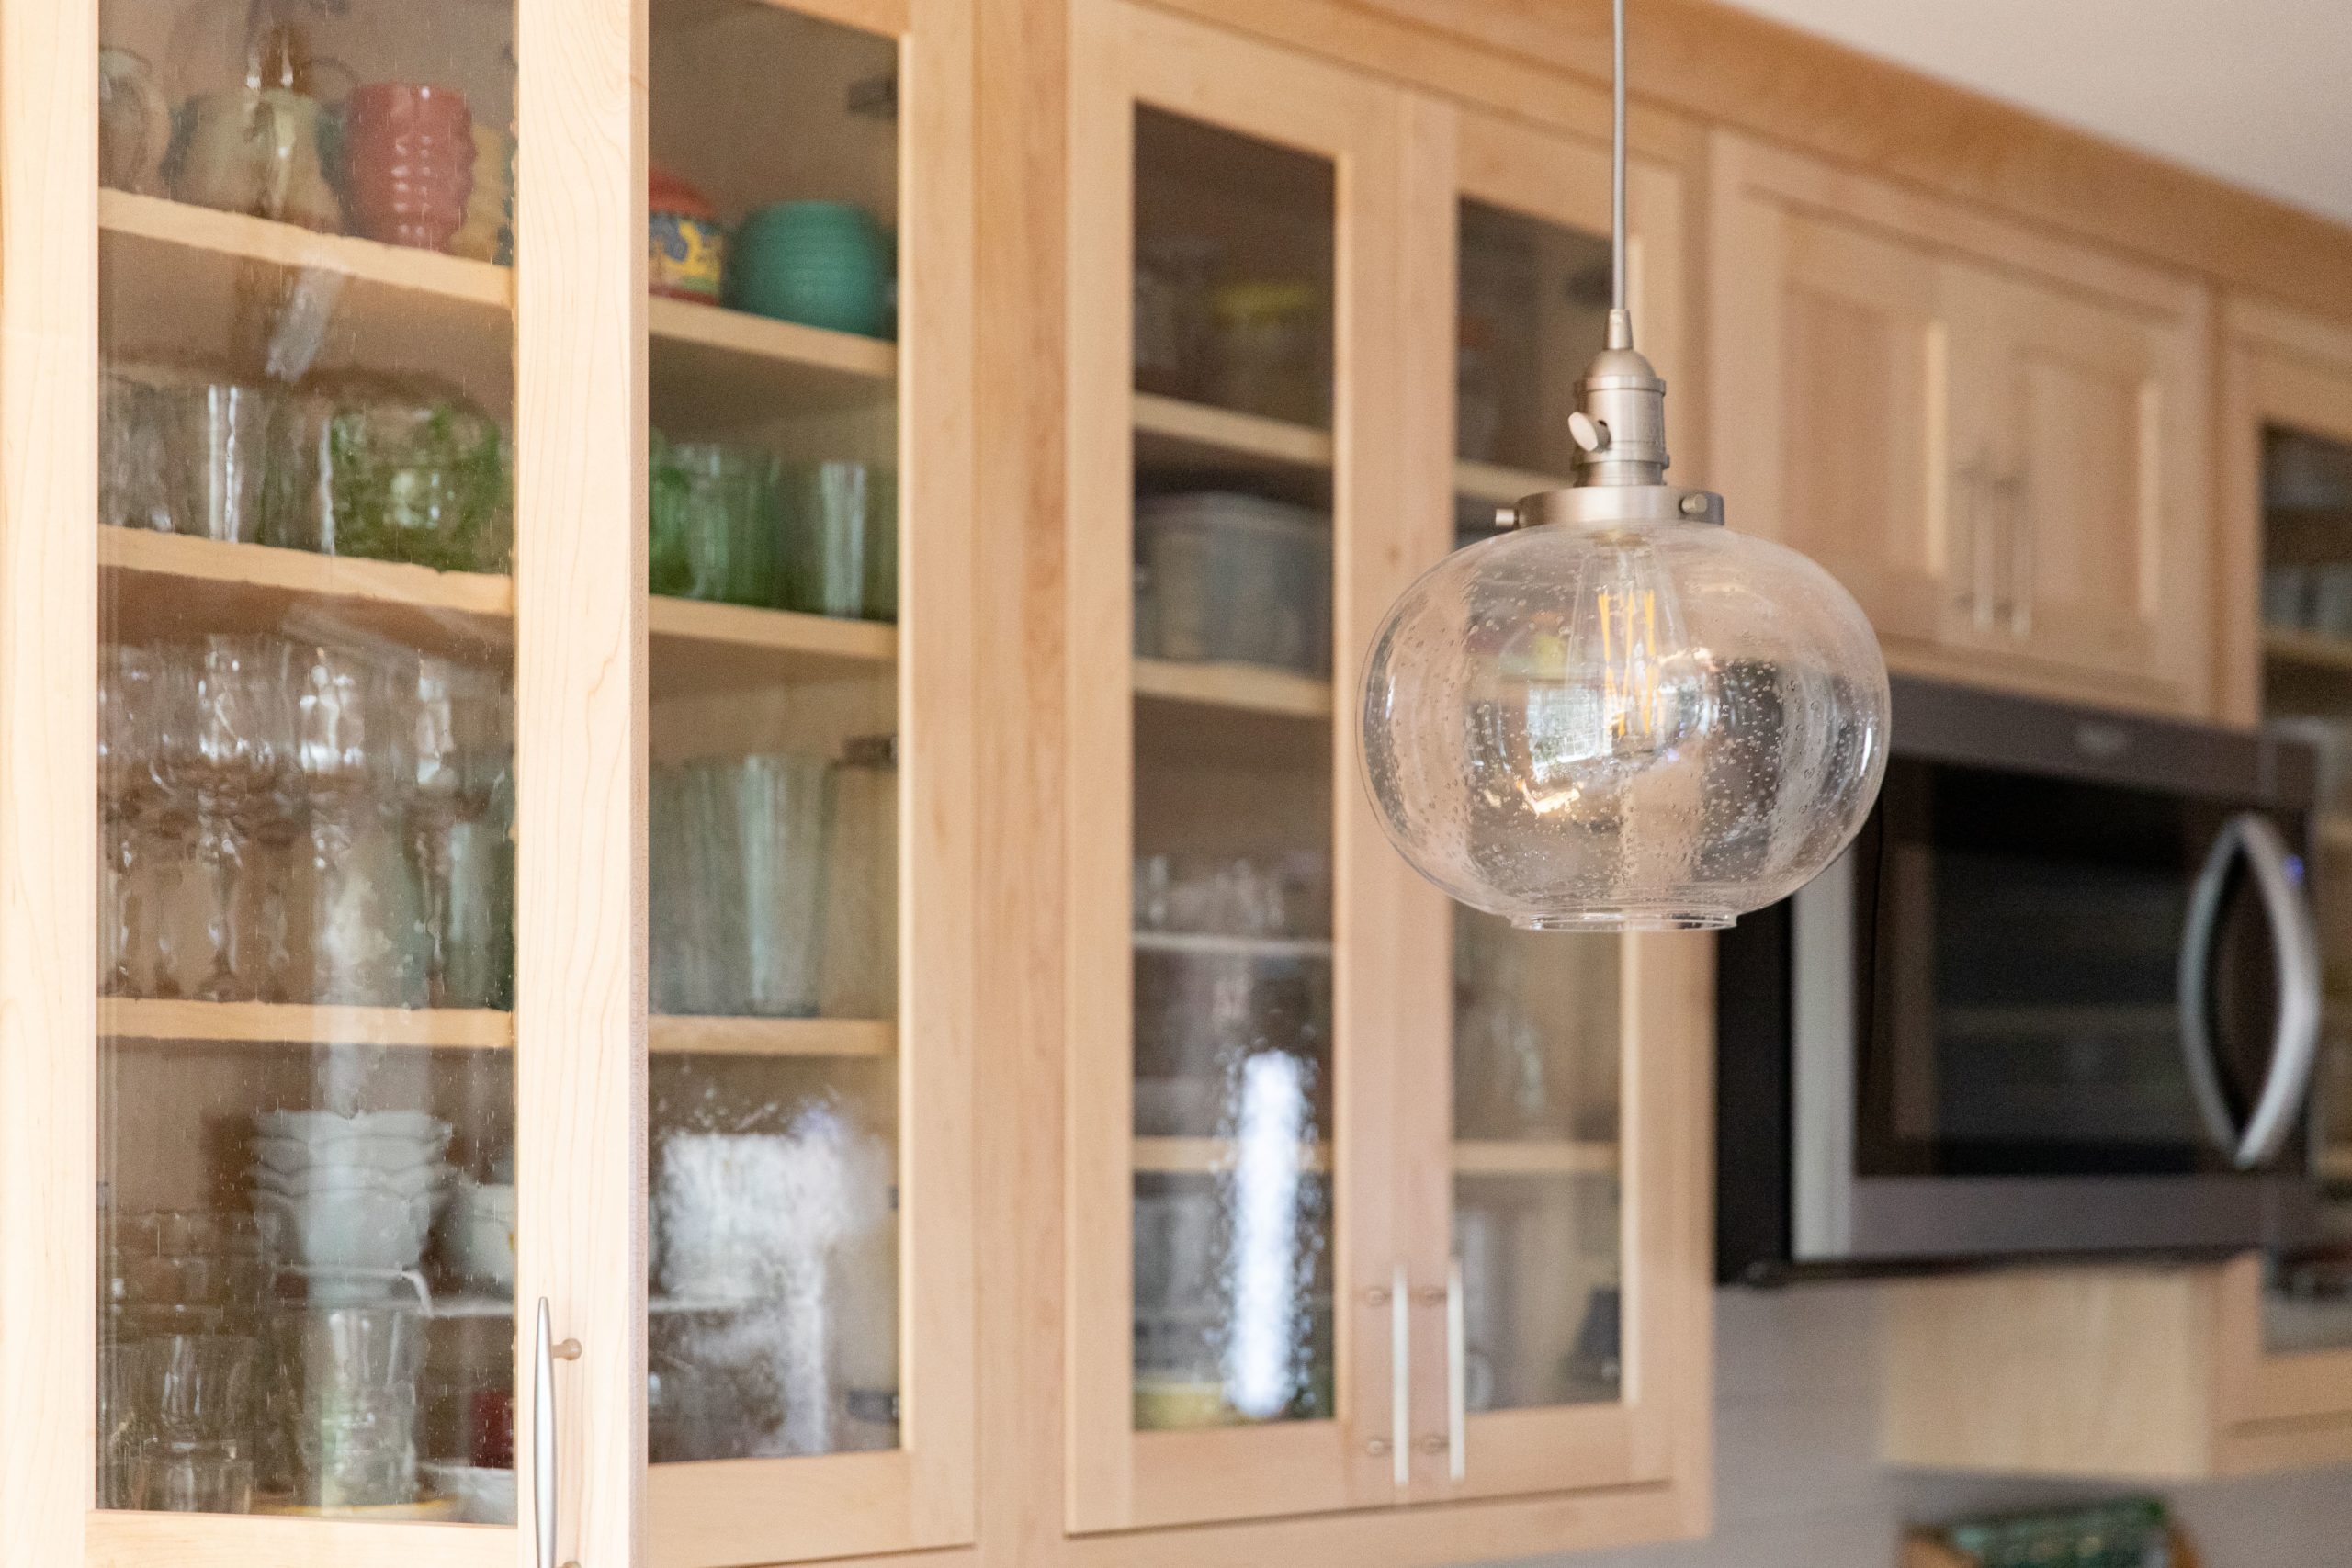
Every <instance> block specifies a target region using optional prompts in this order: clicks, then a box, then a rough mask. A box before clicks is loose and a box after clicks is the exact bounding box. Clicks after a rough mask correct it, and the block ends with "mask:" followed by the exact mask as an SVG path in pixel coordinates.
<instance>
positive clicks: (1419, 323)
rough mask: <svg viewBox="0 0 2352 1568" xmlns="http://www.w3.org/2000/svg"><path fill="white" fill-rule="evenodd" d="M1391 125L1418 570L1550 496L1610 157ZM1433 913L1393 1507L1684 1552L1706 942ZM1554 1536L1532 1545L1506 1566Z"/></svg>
mask: <svg viewBox="0 0 2352 1568" xmlns="http://www.w3.org/2000/svg"><path fill="white" fill-rule="evenodd" d="M1411 124H1412V135H1411V143H1410V158H1411V165H1410V166H1411V169H1412V171H1413V174H1412V178H1411V179H1410V180H1409V182H1408V189H1409V191H1410V193H1411V195H1410V200H1411V202H1412V204H1413V205H1412V206H1411V207H1410V208H1409V209H1408V221H1407V224H1406V228H1407V231H1408V233H1409V234H1411V235H1412V236H1414V243H1413V244H1412V246H1411V248H1410V249H1408V252H1407V253H1406V254H1407V257H1408V289H1407V293H1408V297H1410V298H1413V299H1429V300H1432V301H1433V302H1435V303H1437V304H1438V305H1439V307H1440V308H1437V309H1428V310H1421V311H1419V312H1417V313H1416V314H1415V315H1414V316H1413V317H1412V318H1410V321H1409V323H1408V325H1409V330H1410V332H1411V333H1412V344H1411V345H1410V348H1409V350H1408V365H1410V366H1414V367H1429V372H1425V373H1423V374H1420V375H1417V376H1412V377H1409V378H1408V382H1409V384H1410V385H1413V386H1415V387H1418V388H1421V389H1424V391H1425V392H1426V391H1430V390H1435V391H1438V392H1440V393H1442V389H1445V388H1447V387H1451V388H1453V393H1454V396H1453V407H1452V411H1451V412H1452V417H1451V419H1449V418H1447V417H1446V410H1445V409H1444V407H1443V406H1442V399H1441V400H1438V406H1435V407H1430V408H1429V409H1428V412H1425V413H1423V414H1422V415H1420V416H1419V417H1417V418H1416V419H1415V421H1414V422H1413V425H1412V428H1411V429H1410V430H1409V431H1408V451H1409V452H1410V453H1411V454H1412V455H1413V460H1412V465H1411V468H1412V472H1413V474H1414V476H1415V478H1414V481H1413V485H1412V489H1411V490H1410V491H1409V492H1408V493H1409V496H1410V499H1411V502H1412V505H1413V515H1412V524H1413V526H1414V528H1415V543H1416V546H1417V548H1418V549H1419V550H1420V551H1424V552H1427V553H1428V555H1429V556H1430V558H1433V557H1434V555H1435V554H1436V553H1438V552H1442V551H1443V550H1445V549H1448V548H1454V547H1470V546H1474V545H1476V543H1477V542H1479V541H1480V540H1483V539H1485V538H1487V537H1489V536H1491V530H1492V522H1491V511H1490V510H1489V503H1491V502H1510V501H1515V500H1517V499H1519V497H1520V496H1521V495H1522V494H1524V493H1527V492H1528V491H1534V490H1542V489H1549V488H1554V487H1555V486H1557V485H1559V484H1564V483H1566V479H1557V478H1546V477H1545V476H1546V475H1562V474H1566V472H1567V471H1568V469H1569V467H1570V461H1571V459H1570V453H1569V447H1568V435H1567V431H1566V414H1567V412H1568V411H1569V410H1571V409H1572V408H1573V407H1574V396H1575V384H1576V382H1577V379H1578V378H1580V377H1581V376H1582V374H1583V372H1584V368H1585V367H1586V365H1587V364H1589V361H1590V360H1591V357H1592V356H1593V355H1595V354H1596V353H1598V352H1599V351H1600V348H1601V347H1602V344H1603V333H1604V331H1605V322H1606V311H1607V307H1608V299H1609V297H1608V289H1607V283H1608V264H1609V237H1608V236H1609V159H1608V148H1607V145H1606V143H1605V142H1601V141H1585V140H1582V139H1580V138H1578V137H1576V136H1573V135H1569V134H1566V133H1562V132H1558V131H1554V130H1545V129H1538V128H1536V127H1533V126H1531V125H1528V124H1526V123H1524V122H1521V121H1517V120H1511V119H1506V118H1502V117H1499V116H1495V115H1489V114H1484V113H1480V112H1477V111H1476V110H1472V109H1469V108H1462V107H1453V106H1451V105H1446V104H1442V103H1436V102H1430V101H1418V102H1416V103H1415V104H1414V106H1413V118H1412V122H1411ZM1629 183H1630V187H1631V188H1630V191H1629V206H1630V214H1629V228H1630V232H1629V236H1628V238H1629V244H1628V259H1629V262H1630V263H1631V267H1632V276H1631V277H1630V278H1629V293H1630V294H1631V295H1632V297H1633V299H1634V309H1635V334H1636V340H1637V342H1638V344H1639V346H1640V347H1641V348H1642V349H1643V351H1644V352H1645V354H1647V355H1650V356H1651V359H1652V361H1653V362H1654V363H1655V364H1656V365H1657V367H1658V368H1659V370H1660V371H1661V373H1662V374H1663V375H1664V376H1665V377H1666V378H1667V380H1668V385H1669V389H1670V390H1669V393H1668V402H1669V406H1670V407H1671V406H1674V405H1675V404H1676V402H1677V399H1676V396H1675V393H1674V392H1673V391H1672V390H1671V389H1672V388H1674V387H1675V386H1676V385H1678V383H1677V378H1678V376H1679V374H1680V373H1681V371H1682V368H1683V367H1684V366H1685V365H1687V364H1688V363H1689V362H1690V360H1689V356H1688V353H1687V349H1688V344H1686V342H1685V340H1684V335H1683V331H1682V327H1683V321H1684V311H1683V310H1682V308H1681V307H1682V300H1683V290H1684V286H1685V282H1684V280H1685V277H1686V272H1685V268H1684V257H1685V249H1684V245H1683V232H1684V231H1683V203H1684V190H1685V186H1684V180H1683V177H1682V175H1681V173H1680V171H1679V168H1677V167H1676V166H1675V165H1674V164H1671V163H1669V162H1668V161H1666V160H1665V159H1664V158H1663V157H1655V156H1652V155H1650V154H1649V152H1648V151H1647V150H1646V149H1643V150H1639V151H1637V152H1635V154H1634V158H1633V160H1632V167H1631V177H1630V182H1629ZM1449 242H1450V243H1449ZM1447 302H1450V303H1451V304H1452V305H1453V309H1450V310H1449V309H1444V308H1442V307H1443V304H1444V303H1447ZM1432 372H1433V373H1432ZM1680 384H1681V385H1685V386H1687V385H1688V383H1680ZM1693 390H1694V391H1695V389H1693ZM1698 401H1699V400H1698V399H1697V398H1696V397H1688V398H1687V400H1685V401H1684V402H1683V404H1682V406H1684V407H1685V409H1686V411H1687V417H1684V418H1681V419H1679V420H1674V421H1670V422H1669V430H1670V431H1673V432H1677V433H1679V434H1677V435H1676V441H1675V444H1676V447H1677V468H1678V471H1680V470H1682V469H1683V468H1686V467H1689V468H1703V466H1704V465H1703V463H1702V462H1700V461H1699V459H1700V458H1701V457H1702V456H1703V453H1702V450H1701V448H1700V445H1699V443H1698V442H1697V440H1696V439H1695V437H1696V434H1697V433H1698V432H1699V430H1700V428H1701V420H1700V417H1699V416H1700V414H1701V413H1702V412H1703V411H1702V409H1700V408H1698V407H1696V406H1695V405H1696V404H1697V403H1698ZM1449 431H1450V433H1451V439H1450V441H1449V440H1448V439H1447V436H1448V434H1449ZM1449 519H1451V520H1452V522H1453V526H1452V527H1445V526H1443V525H1444V524H1445V522H1446V521H1447V520H1449ZM1416 895H1417V897H1419V899H1421V900H1423V901H1428V900H1430V897H1431V895H1430V894H1429V893H1428V892H1427V891H1426V890H1418V889H1417V890H1416ZM1445 919H1446V921H1447V925H1448V927H1449V928H1450V931H1451V936H1452V941H1451V942H1450V944H1446V946H1445V947H1442V948H1441V949H1440V953H1446V950H1447V949H1448V948H1450V953H1448V954H1447V955H1448V956H1450V961H1451V964H1450V973H1449V974H1448V975H1446V976H1444V978H1446V979H1447V980H1449V981H1450V982H1451V984H1450V986H1448V987H1446V988H1445V989H1444V990H1437V989H1435V988H1434V987H1428V988H1425V987H1416V989H1415V992H1414V995H1415V997H1416V998H1421V999H1423V1000H1424V1001H1425V1002H1434V1003H1437V1004H1439V1007H1440V1008H1441V1010H1440V1011H1439V1012H1438V1014H1437V1016H1434V1017H1426V1016H1424V1017H1415V1018H1411V1019H1408V1020H1406V1021H1405V1023H1406V1025H1407V1031H1406V1032H1407V1037H1408V1039H1410V1040H1411V1041H1413V1042H1414V1043H1415V1044H1414V1046H1413V1048H1411V1049H1409V1050H1407V1051H1404V1052H1400V1054H1399V1055H1398V1058H1397V1073H1398V1078H1399V1088H1398V1090H1397V1095H1396V1103H1397V1134H1396V1137H1397V1158H1396V1161H1395V1167H1396V1172H1397V1179H1398V1181H1399V1193H1398V1211H1397V1212H1398V1215H1399V1220H1400V1223H1399V1226H1398V1235H1397V1242H1398V1247H1399V1249H1400V1255H1401V1256H1402V1258H1404V1260H1405V1280H1406V1283H1407V1289H1408V1296H1409V1303H1408V1308H1407V1314H1406V1315H1407V1339H1408V1346H1409V1348H1410V1352H1411V1365H1412V1377H1411V1385H1410V1395H1409V1399H1408V1402H1407V1409H1406V1412H1405V1415H1406V1422H1405V1426H1404V1427H1403V1429H1402V1431H1401V1432H1400V1436H1401V1437H1402V1438H1405V1439H1407V1440H1408V1441H1409V1444H1410V1447H1411V1449H1412V1460H1411V1467H1412V1469H1411V1484H1410V1487H1409V1490H1408V1494H1407V1495H1408V1496H1409V1498H1410V1499H1411V1500H1412V1501H1414V1502H1463V1501H1466V1500H1469V1499H1500V1498H1532V1497H1539V1496H1542V1495H1545V1494H1561V1493H1570V1492H1578V1491H1589V1492H1594V1493H1597V1494H1598V1493H1602V1492H1613V1493H1615V1494H1616V1495H1615V1496H1614V1497H1612V1498H1611V1502H1610V1503H1609V1504H1608V1505H1603V1504H1602V1503H1601V1502H1600V1499H1599V1498H1598V1497H1596V1498H1595V1499H1594V1502H1593V1504H1592V1506H1596V1507H1599V1506H1615V1507H1622V1508H1623V1510H1624V1514H1625V1517H1626V1518H1627V1520H1628V1524H1627V1527H1626V1528H1627V1529H1629V1530H1630V1531H1631V1532H1632V1533H1633V1534H1634V1536H1636V1537H1638V1538H1640V1539H1659V1538H1663V1537H1667V1536H1670V1535H1674V1534H1678V1533H1687V1532H1689V1531H1691V1529H1694V1528H1695V1524H1696V1520H1697V1517H1698V1508H1699V1506H1700V1503H1699V1500H1700V1499H1702V1498H1703V1497H1704V1495H1705V1491H1706V1481H1707V1477H1706V1473H1705V1462H1704V1454H1705V1434H1706V1420H1707V1416H1706V1409H1707V1381H1706V1379H1705V1377H1704V1376H1703V1375H1702V1369H1703V1367H1704V1366H1705V1364H1706V1343H1707V1336H1708V1315H1707V1308H1708V1302H1709V1291H1708V1284H1707V1276H1708V1253H1709V1248H1708V1247H1707V1235H1706V1216H1705V1213H1704V1205H1703V1204H1702V1202H1701V1201H1699V1193H1700V1190H1701V1188H1702V1178H1703V1172H1704V1168H1705V1157H1706V1156H1705V1149H1706V1146H1707V1145H1706V1140H1705V1138H1704V1137H1703V1136H1702V1134H1701V1132H1700V1129H1701V1128H1702V1126H1703V1125H1704V1124H1705V1122H1706V1115H1705V1104H1706V1100H1707V1097H1708V1089H1707V1081H1706V1076H1705V1066H1706V1063H1707V1060H1708V1044H1709V1035H1710V1032H1711V1027H1710V1015H1709V1010H1708V1009H1707V1006H1706V993H1707V978H1708V973H1709V958H1710V953H1711V948H1710V944H1709V942H1708V940H1707V939H1705V938H1703V937H1691V936H1681V935H1666V934H1655V935H1653V934H1645V935H1639V936H1632V937H1623V938H1619V937H1608V936H1589V935H1560V934H1556V933H1534V932H1526V931H1513V930H1511V929H1510V928H1509V927H1508V925H1506V924H1505V923H1504V922H1502V921H1500V920H1498V919H1494V918H1492V917H1488V916H1485V915H1481V914H1478V913H1476V911H1473V910H1469V909H1465V908H1458V907H1453V908H1447V909H1446V910H1445ZM1436 956H1438V954H1432V955H1431V957H1432V958H1434V957H1436ZM1420 962H1423V963H1427V962H1429V960H1421V961H1420ZM1440 1040H1444V1041H1447V1042H1449V1048H1448V1049H1446V1050H1444V1051H1438V1050H1432V1049H1430V1043H1434V1042H1436V1041H1440ZM1634 1520H1638V1522H1632V1521H1634ZM1572 1543H1573V1540H1572V1538H1564V1537H1562V1536H1560V1535H1559V1534H1557V1533H1553V1534H1550V1535H1548V1536H1547V1535H1546V1534H1545V1533H1544V1531H1543V1530H1542V1529H1531V1530H1528V1531H1527V1533H1525V1534H1523V1535H1521V1536H1519V1537H1517V1538H1516V1540H1515V1547H1516V1549H1517V1550H1521V1551H1534V1550H1539V1549H1542V1548H1544V1547H1554V1546H1561V1545H1567V1544H1572ZM1497 1549H1498V1550H1501V1549H1502V1542H1501V1541H1499V1540H1498V1543H1497Z"/></svg>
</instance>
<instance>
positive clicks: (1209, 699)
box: [1135, 659, 1331, 718]
mask: <svg viewBox="0 0 2352 1568" xmlns="http://www.w3.org/2000/svg"><path fill="white" fill-rule="evenodd" d="M1135 684H1136V695H1137V696H1138V697H1150V698H1155V699H1157V700H1159V701H1160V702H1168V703H1184V704H1188V705H1193V706H1195V707H1220V708H1240V709H1244V710H1246V711H1248V712H1250V713H1263V714H1274V715H1278V716H1283V717H1286V718H1329V717H1330V716H1331V682H1329V681H1322V680H1317V678H1316V677H1314V676H1312V675H1298V674H1294V673H1292V672H1291V671H1287V670H1272V669H1268V668H1266V667H1264V666H1262V665H1257V664H1204V663H1193V662H1190V661H1187V660H1176V659H1138V660H1136V661H1135Z"/></svg>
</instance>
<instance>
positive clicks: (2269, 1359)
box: [2216, 299, 2352, 1468]
mask: <svg viewBox="0 0 2352 1568" xmlns="http://www.w3.org/2000/svg"><path fill="white" fill-rule="evenodd" d="M2222 345H2223V354H2222V384H2221V396H2220V399H2219V402H2218V416H2217V423H2218V425H2219V428H2220V432H2221V465H2220V466H2221V485H2220V494H2221V506H2220V508H2219V513H2218V516H2219V522H2220V525H2221V527H2222V536H2223V539H2224V541H2225V545H2226V548H2225V551H2224V553H2223V554H2222V558H2221V561H2222V564H2221V569H2220V570H2219V572H2218V573H2217V580H2218V582H2219V584H2220V592H2218V594H2217V596H2216V597H2217V599H2218V601H2219V611H2220V614H2221V616H2222V626H2223V633H2222V637H2221V638H2220V639H2219V642H2218V644H2217V647H2218V649H2219V653H2220V660H2221V669H2220V672H2219V674H2220V679H2219V682H2218V684H2219V685H2220V686H2221V688H2222V692H2223V694H2224V701H2225V704H2226V706H2225V710H2224V711H2225V712H2226V714H2227V716H2229V717H2230V718H2232V719H2233V720H2235V721H2237V722H2241V723H2255V722H2261V723H2266V724H2272V725H2276V726H2278V727H2279V728H2282V729H2285V730H2287V731H2288V732H2289V733H2290V734H2291V735H2294V736H2297V737H2298V738H2300V739H2307V740H2312V741H2315V742H2318V743H2320V744H2321V746H2322V748H2323V750H2322V755H2323V757H2325V756H2327V755H2328V754H2329V749H2330V748H2331V747H2334V746H2340V745H2341V744H2343V740H2344V738H2345V737H2346V735H2347V734H2352V625H2347V623H2346V619H2345V611H2344V609H2343V607H2342V605H2341V603H2340V599H2341V595H2340V594H2323V593H2322V592H2321V589H2322V588H2323V586H2324V584H2325V583H2327V582H2329V581H2342V580H2344V579H2345V578H2346V577H2347V576H2352V327H2347V326H2346V323H2344V322H2341V321H2323V320H2320V319H2317V318H2314V317H2311V316H2308V315H2305V314H2303V313H2301V312H2299V311H2292V310H2283V309H2280V308H2278V307H2274V306H2269V305H2266V304H2261V303H2258V302H2256V301H2252V300H2244V299H2233V300H2230V301H2229V302H2228V303H2227V304H2226V305H2225V306H2224V308H2223V310H2222ZM2322 767H2323V773H2326V772H2327V771H2328V770H2327V767H2326V764H2325V762H2324V761H2323V764H2322ZM2346 804H2347V803H2346V800H2345V798H2344V796H2343V794H2342V791H2341V788H2340V785H2339V787H2338V788H2337V789H2336V790H2335V792H2334V793H2333V794H2332V795H2328V796H2326V797H2324V798H2323V799H2322V800H2321V802H2320V804H2319V820H2318V825H2317V829H2316V831H2315V832H2314V833H2313V835H2312V839H2313V842H2312V871H2313V874H2312V879H2311V888H2312V905H2313V912H2314V913H2315V915H2316V916H2317V924H2318V928H2319V938H2320V952H2321V958H2322V961H2323V963H2324V964H2328V965H2330V966H2331V967H2332V966H2335V965H2337V964H2343V963H2344V962H2346V959H2347V958H2352V831H2347V830H2346V829H2347V816H2346ZM2313 1093H2314V1094H2315V1096H2316V1097H2317V1102H2318V1105H2319V1117H2320V1122H2319V1138H2318V1150H2317V1162H2318V1175H2319V1179H2320V1184H2321V1195H2322V1209H2321V1213H2322V1221H2321V1224H2322V1230H2323V1234H2324V1236H2325V1237H2326V1238H2327V1240H2326V1243H2325V1244H2324V1246H2323V1247H2322V1248H2320V1249H2318V1250H2317V1251H2316V1252H2315V1253H2314V1254H2312V1255H2308V1256H2303V1257H2298V1258H2284V1259H2279V1260H2277V1261H2276V1262H2271V1261H2269V1260H2264V1259H2256V1258H2245V1259H2242V1260H2240V1261H2239V1262H2238V1263H2236V1264H2233V1266H2232V1267H2231V1268H2230V1269H2227V1270H2226V1271H2225V1272H2224V1273H2223V1274H2222V1282H2221V1292H2222V1295H2221V1313H2220V1321H2219V1325H2218V1327H2217V1333H2218V1334H2219V1337H2220V1341H2221V1342H2220V1345H2219V1346H2218V1348H2217V1356H2218V1359H2219V1364H2220V1368H2221V1374H2222V1376H2221V1388H2222V1395H2221V1405H2222V1419H2223V1421H2224V1422H2225V1423H2226V1424H2227V1425H2228V1426H2229V1427H2230V1431H2229V1433H2228V1440H2230V1441H2232V1442H2233V1443H2234V1444H2235V1447H2236V1450H2237V1452H2236V1453H2235V1454H2234V1455H2233V1458H2235V1459H2236V1460H2237V1461H2238V1463H2239V1464H2240V1465H2242V1466H2244V1467H2246V1468H2253V1467H2256V1466H2262V1467H2273V1466H2284V1465H2289V1464H2296V1463H2321V1462H2339V1461H2342V1460H2343V1459H2344V1458H2345V1457H2346V1455H2352V1295H2347V1292H2346V1286H2347V1281H2352V1268H2347V1266H2346V1262H2345V1258H2344V1252H2343V1241H2342V1238H2343V1237H2344V1236H2345V1235H2346V1234H2347V1233H2352V1041H2348V1040H2347V1039H2346V1036H2345V1034H2344V1032H2343V1031H2341V1030H2329V1031H2326V1032H2324V1034H2323V1037H2322V1044H2321V1050H2320V1062H2319V1067H2318V1071H2317V1074H2316V1076H2315V1082H2314V1085H2313Z"/></svg>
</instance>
